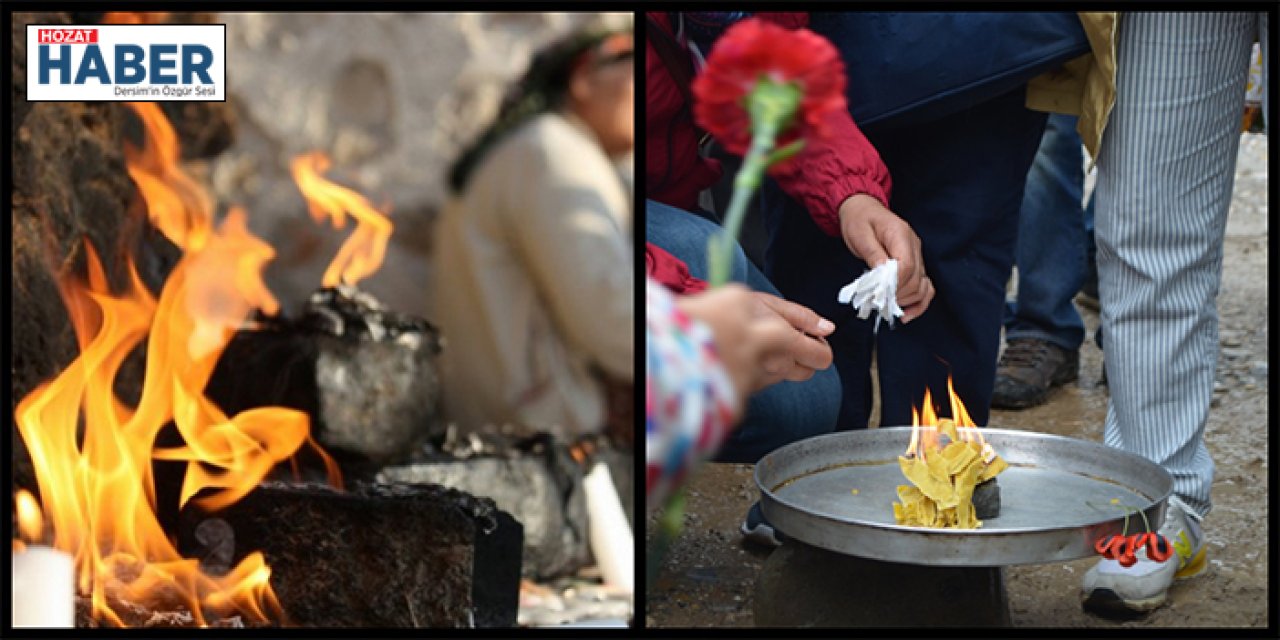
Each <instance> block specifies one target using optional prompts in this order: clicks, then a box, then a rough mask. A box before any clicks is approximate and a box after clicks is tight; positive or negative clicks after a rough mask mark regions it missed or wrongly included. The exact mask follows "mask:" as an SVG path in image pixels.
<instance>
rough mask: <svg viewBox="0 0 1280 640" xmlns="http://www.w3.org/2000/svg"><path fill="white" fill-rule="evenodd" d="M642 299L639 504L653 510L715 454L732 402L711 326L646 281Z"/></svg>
mask: <svg viewBox="0 0 1280 640" xmlns="http://www.w3.org/2000/svg"><path fill="white" fill-rule="evenodd" d="M645 300H646V311H645V365H646V368H645V384H644V394H645V412H644V413H645V503H646V504H648V505H649V508H650V509H652V508H653V507H656V506H658V505H661V504H663V503H664V502H665V500H666V497H667V496H668V495H669V494H670V493H671V492H673V491H674V490H675V489H677V488H679V487H680V485H681V484H683V482H684V478H685V476H686V475H687V474H688V472H689V471H690V470H691V469H692V468H694V467H696V466H697V465H698V464H699V463H701V462H702V461H704V460H706V459H708V458H710V457H711V456H713V455H714V454H715V452H716V451H717V450H718V449H719V448H720V445H721V444H723V442H724V439H725V438H726V437H727V436H728V434H729V430H730V427H731V425H732V422H733V420H734V417H735V415H736V413H737V404H738V402H739V400H738V398H737V394H736V393H735V392H734V389H733V386H732V385H731V384H730V378H729V376H728V373H727V371H726V370H725V367H724V365H723V364H722V363H721V361H720V358H719V355H718V354H717V351H716V348H715V340H714V336H713V334H712V333H711V330H710V328H709V327H708V326H707V325H706V324H704V323H702V322H700V321H697V320H693V319H692V318H690V317H689V316H688V315H686V314H685V313H684V312H683V311H681V310H680V309H678V308H677V307H676V304H675V300H674V298H673V297H672V296H671V294H670V293H668V292H667V291H666V290H665V289H664V288H663V287H662V286H661V285H659V284H657V283H656V282H654V281H652V280H649V281H647V295H646V296H645ZM690 347H692V348H690Z"/></svg>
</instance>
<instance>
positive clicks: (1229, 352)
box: [1222, 347, 1253, 360]
mask: <svg viewBox="0 0 1280 640" xmlns="http://www.w3.org/2000/svg"><path fill="white" fill-rule="evenodd" d="M1222 355H1223V357H1226V358H1230V359H1232V360H1242V359H1245V358H1248V357H1249V356H1251V355H1253V352H1252V351H1250V350H1249V349H1245V348H1243V347H1226V348H1223V350H1222Z"/></svg>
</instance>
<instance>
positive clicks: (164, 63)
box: [151, 44, 178, 84]
mask: <svg viewBox="0 0 1280 640" xmlns="http://www.w3.org/2000/svg"><path fill="white" fill-rule="evenodd" d="M177 53H178V45H176V44H153V45H151V82H152V83H153V84H178V74H176V73H174V74H172V75H163V74H162V72H163V71H164V70H165V69H176V68H177V67H178V61H177V60H175V59H169V60H166V59H165V58H163V57H162V56H163V55H165V54H177Z"/></svg>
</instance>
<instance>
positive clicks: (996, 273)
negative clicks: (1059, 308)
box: [832, 89, 1046, 425]
mask: <svg viewBox="0 0 1280 640" xmlns="http://www.w3.org/2000/svg"><path fill="white" fill-rule="evenodd" d="M1024 102H1025V92H1024V90H1023V89H1019V90H1016V91H1012V92H1009V93H1007V94H1005V95H1003V96H999V97H997V98H995V99H993V100H989V101H987V102H986V103H983V104H981V105H977V106H975V107H973V108H971V109H969V110H967V111H964V112H962V113H958V114H955V115H951V116H947V117H945V118H942V119H939V120H936V121H933V122H930V123H927V124H922V125H916V126H912V127H908V128H902V129H896V130H889V131H879V130H868V131H867V137H868V138H869V139H870V140H871V142H872V144H874V145H875V147H876V149H878V150H879V151H880V154H881V157H882V158H883V159H884V161H885V164H886V165H887V166H888V167H889V171H890V173H891V174H892V175H893V180H894V187H893V196H892V198H893V200H892V202H891V203H890V208H892V209H893V210H894V211H895V212H897V213H898V214H899V215H901V216H902V217H903V218H904V219H905V220H906V221H907V222H908V223H910V224H911V227H912V228H913V229H915V231H916V233H917V234H919V236H920V241H921V248H922V251H923V253H924V262H925V267H926V269H927V271H928V274H929V277H930V278H931V279H932V280H933V283H934V286H935V287H936V289H937V293H936V295H935V297H934V299H933V302H932V303H931V304H930V305H929V309H928V310H927V311H925V313H924V314H923V315H922V316H920V317H919V318H918V319H916V320H915V321H913V322H911V323H910V324H907V325H901V326H895V327H894V328H893V329H892V330H887V329H885V330H881V331H880V332H879V334H878V340H879V346H880V349H879V352H878V355H877V366H878V368H879V377H880V398H881V422H880V423H881V424H884V425H901V424H910V422H911V409H912V407H913V406H914V407H919V406H920V405H921V403H922V401H923V398H924V393H925V390H926V389H928V390H930V391H932V393H933V397H934V398H938V396H939V394H942V397H943V400H941V401H940V402H939V404H940V405H942V406H943V407H945V406H946V401H945V397H946V388H947V387H946V385H947V379H948V377H949V376H951V377H953V378H954V383H955V389H956V393H957V395H959V397H960V399H961V401H963V402H964V404H965V406H966V408H967V409H968V411H969V414H970V416H971V417H972V418H973V419H974V420H975V421H976V422H977V423H978V424H986V422H987V418H988V416H989V413H990V403H991V392H992V384H993V382H994V379H995V367H996V356H997V353H998V351H999V344H1000V342H999V341H1000V321H1001V312H1002V311H1003V305H1004V297H1005V282H1006V281H1008V279H1009V273H1010V270H1011V269H1012V266H1013V254H1014V245H1015V240H1016V237H1017V231H1018V212H1019V209H1020V208H1021V205H1022V192H1023V187H1024V185H1025V184H1026V177H1027V172H1028V169H1029V168H1030V166H1031V163H1032V160H1033V159H1034V158H1035V154H1036V150H1037V149H1038V148H1039V146H1040V139H1041V135H1042V133H1043V131H1044V123H1045V118H1046V116H1045V114H1043V113H1037V112H1034V111H1030V110H1028V109H1027V108H1026V107H1025V106H1024ZM834 291H835V290H834V289H833V290H832V293H833V294H834ZM943 413H944V414H949V413H950V410H949V409H944V410H943Z"/></svg>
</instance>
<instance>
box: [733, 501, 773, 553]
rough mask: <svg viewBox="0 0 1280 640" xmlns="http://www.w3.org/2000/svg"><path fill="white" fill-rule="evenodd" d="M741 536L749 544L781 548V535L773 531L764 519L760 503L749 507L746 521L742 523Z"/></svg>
mask: <svg viewBox="0 0 1280 640" xmlns="http://www.w3.org/2000/svg"><path fill="white" fill-rule="evenodd" d="M742 536H743V538H745V539H746V540H748V541H750V542H754V543H756V544H760V545H764V546H767V547H780V546H782V534H780V533H778V532H777V531H774V529H773V526H772V525H770V524H769V523H768V522H767V521H766V520H765V519H764V510H762V509H761V508H760V503H759V502H756V503H755V504H753V505H751V509H749V510H748V511H747V519H746V521H745V522H743V523H742Z"/></svg>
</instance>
